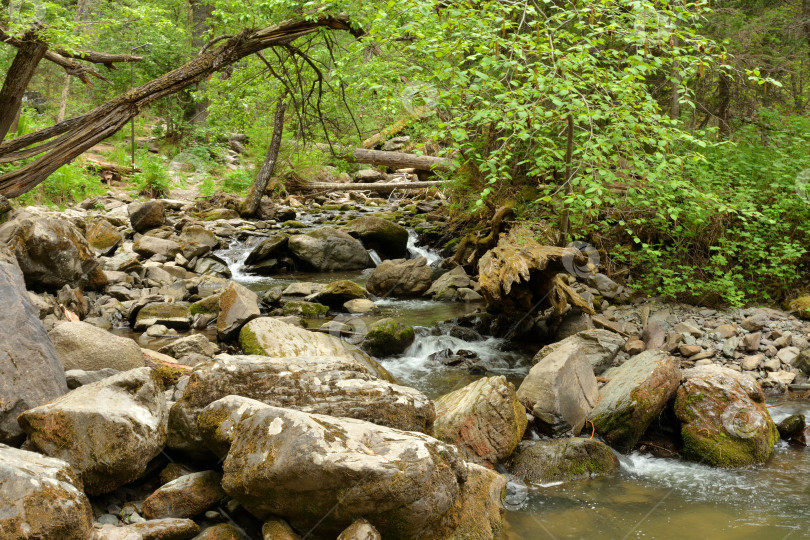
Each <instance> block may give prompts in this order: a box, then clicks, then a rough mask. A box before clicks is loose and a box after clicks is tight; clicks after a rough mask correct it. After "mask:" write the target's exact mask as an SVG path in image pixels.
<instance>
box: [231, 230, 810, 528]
mask: <svg viewBox="0 0 810 540" xmlns="http://www.w3.org/2000/svg"><path fill="white" fill-rule="evenodd" d="M251 248H252V245H248V246H245V245H240V244H234V245H233V246H232V247H231V248H230V249H228V250H226V251H225V252H223V253H220V255H221V256H223V258H225V259H226V260H227V261H228V262H229V265H230V268H231V271H232V272H233V279H235V280H236V281H239V282H241V283H242V284H244V285H246V286H248V287H250V288H252V289H254V290H257V291H261V290H265V289H268V288H270V287H273V286H277V285H287V284H289V283H292V282H293V281H300V280H304V281H314V282H320V283H328V282H330V281H334V280H336V279H351V280H354V281H356V282H358V283H361V284H364V283H365V282H366V280H367V279H368V275H369V273H370V270H367V271H365V272H346V273H339V274H312V273H296V274H290V275H284V276H277V277H274V278H268V277H260V276H250V275H247V274H245V273H244V268H243V266H242V261H243V260H244V258H245V257H246V256H247V253H249V251H250V249H251ZM408 249H409V254H410V256H411V257H418V256H424V257H426V258H427V259H428V262H429V263H432V262H435V261H437V260H439V258H440V257H439V255H438V254H436V253H434V252H432V251H430V250H428V249H425V248H423V247H418V246H417V245H416V235H415V233H413V232H411V238H410V240H409V243H408ZM375 302H376V303H377V305H378V306H379V307H380V309H381V312H380V313H378V314H375V315H373V316H367V317H365V316H364V317H353V318H354V319H359V320H361V321H362V322H363V323H365V324H369V323H370V322H372V321H374V320H376V319H379V318H383V317H393V318H395V319H397V320H398V321H400V322H401V323H403V324H407V325H412V326H417V327H421V328H417V339H416V341H415V342H414V344H413V345H412V346H411V347H410V348H409V349H408V350H407V351H406V352H405V353H404V354H403V355H402V356H400V357H396V358H384V359H381V360H380V361H381V363H382V364H383V365H384V366H385V368H386V369H388V371H390V372H391V373H392V374H393V375H394V376H395V377H396V378H397V379H398V380H399V381H400V382H401V383H403V384H406V385H409V386H412V387H414V388H418V389H419V390H421V391H423V392H424V393H425V394H426V395H428V396H429V397H431V398H435V397H438V396H439V395H441V394H444V393H447V392H449V391H452V390H454V389H457V388H461V387H462V386H464V385H466V384H468V383H469V382H472V381H473V380H476V379H477V378H479V377H481V375H480V374H479V375H472V374H470V373H468V372H467V370H466V369H460V368H452V367H448V366H445V365H443V364H441V363H440V362H438V361H436V360H431V359H430V358H429V357H430V355H432V354H433V353H437V352H440V351H443V350H445V349H450V350H452V351H453V352H457V351H459V350H467V351H472V352H473V353H475V354H476V355H477V356H478V358H479V359H480V362H481V364H482V365H484V366H485V367H486V370H487V375H490V376H491V375H505V376H506V377H507V378H508V379H509V380H510V381H512V382H513V383H514V384H515V385H516V386H517V385H519V384H520V381H521V380H522V378H523V377H524V376H525V374H526V373H527V371H528V369H529V367H530V362H529V361H530V356H529V355H527V354H526V353H523V352H515V351H513V350H511V348H510V347H509V346H508V344H507V343H506V342H504V341H503V340H499V339H495V338H488V339H483V340H475V341H469V340H465V339H461V338H459V337H453V336H451V335H449V334H448V332H447V331H446V329H445V330H444V331H436V330H435V329H429V327H432V326H433V325H435V324H436V323H439V322H441V321H446V320H448V319H451V318H454V317H459V316H462V315H465V314H468V313H471V312H473V311H474V310H475V309H480V308H481V307H482V306H480V305H477V304H465V303H448V302H436V301H432V300H401V299H378V300H376V301H375ZM322 322H324V321H323V320H320V321H310V323H309V324H310V325H313V324H315V325H319V324H320V323H322ZM769 408H770V411H771V415H772V416H773V417H774V420H775V421H779V420H781V419H782V418H784V417H786V416H788V415H790V414H796V413H802V414H805V415H807V416H808V418H810V402H808V401H806V400H804V401H798V400H787V399H772V400H770V401H769ZM619 459H620V462H621V471H620V472H619V474H618V475H617V476H615V477H609V478H596V479H591V480H582V481H575V482H569V483H565V484H558V485H548V486H526V485H523V484H521V483H517V482H514V481H510V483H509V485H508V489H507V498H506V501H505V506H506V508H507V512H506V515H505V526H504V530H503V532H502V534H501V538H502V539H508V540H511V539H535V538H538V539H543V538H549V539H562V538H576V539H580V538H582V539H593V538H597V539H601V538H606V539H607V538H621V539H625V538H627V539H630V538H632V539H635V538H645V539H646V538H660V539H680V538H683V539H698V538H711V539H723V540H725V539H764V540H767V539H785V538H790V539H793V538H810V526H808V523H807V518H808V514H807V511H808V505H810V450H805V449H803V448H798V447H795V446H791V445H788V444H787V443H785V442H783V441H780V442H779V443H778V444H777V446H776V448H775V449H774V453H773V457H772V458H771V459H770V461H769V462H768V463H767V464H765V465H763V466H759V467H750V468H743V469H736V470H723V469H716V468H712V467H708V466H704V465H700V464H696V463H690V462H686V461H682V460H680V459H664V458H657V457H652V456H648V455H641V454H638V453H632V454H630V455H627V456H619Z"/></svg>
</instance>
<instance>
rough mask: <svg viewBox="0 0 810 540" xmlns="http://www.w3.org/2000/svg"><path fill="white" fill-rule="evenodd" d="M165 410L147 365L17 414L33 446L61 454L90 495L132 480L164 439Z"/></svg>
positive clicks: (159, 447) (158, 451)
mask: <svg viewBox="0 0 810 540" xmlns="http://www.w3.org/2000/svg"><path fill="white" fill-rule="evenodd" d="M167 415H168V410H167V408H166V401H165V399H164V397H163V391H162V387H161V385H160V382H159V380H158V378H157V376H156V375H155V374H154V373H153V372H152V370H151V369H149V368H139V369H133V370H130V371H126V372H124V373H120V374H118V375H115V376H113V377H109V378H106V379H103V380H101V381H98V382H95V383H91V384H88V385H86V386H82V387H80V388H77V389H76V390H73V391H71V392H70V393H68V394H65V395H64V396H62V397H60V398H57V399H55V400H53V401H51V402H50V403H48V404H46V405H41V406H39V407H35V408H33V409H31V410H29V411H26V412H24V413H23V414H21V415H20V417H19V422H20V426H21V427H22V428H23V430H24V431H25V433H26V434H27V435H28V443H29V444H30V445H31V448H32V449H35V450H37V451H39V452H42V453H43V454H45V455H48V456H51V457H56V458H59V459H63V460H65V461H67V462H68V463H70V464H71V465H72V466H73V468H74V469H76V471H77V472H79V473H80V474H81V475H82V479H83V481H84V487H85V491H86V492H87V493H88V494H90V495H98V494H101V493H108V492H110V491H113V490H114V489H116V488H117V487H119V486H122V485H124V484H126V483H127V482H131V481H132V480H135V479H136V478H137V477H138V476H140V474H141V473H143V471H144V470H145V469H146V465H147V464H148V463H149V460H151V459H152V458H153V457H155V456H156V455H157V454H158V453H160V451H161V449H162V448H163V444H164V443H165V440H166V417H167Z"/></svg>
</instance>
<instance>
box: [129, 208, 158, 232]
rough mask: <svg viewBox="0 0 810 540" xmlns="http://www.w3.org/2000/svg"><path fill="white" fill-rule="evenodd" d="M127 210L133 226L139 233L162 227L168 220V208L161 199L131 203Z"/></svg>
mask: <svg viewBox="0 0 810 540" xmlns="http://www.w3.org/2000/svg"><path fill="white" fill-rule="evenodd" d="M127 211H128V212H129V222H130V224H131V225H132V228H133V229H135V230H136V231H137V232H139V233H142V232H145V231H148V230H149V229H154V228H155V227H160V226H161V225H163V223H164V222H165V221H166V210H165V208H164V206H163V202H161V201H154V200H153V201H146V202H134V203H130V204H129V206H127Z"/></svg>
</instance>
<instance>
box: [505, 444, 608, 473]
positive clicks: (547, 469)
mask: <svg viewBox="0 0 810 540" xmlns="http://www.w3.org/2000/svg"><path fill="white" fill-rule="evenodd" d="M505 464H506V470H508V471H509V474H511V475H513V476H515V477H516V478H518V479H519V480H521V481H523V482H526V483H531V484H548V483H551V482H568V481H571V480H579V479H582V478H590V477H593V476H608V475H612V474H614V473H616V472H617V471H618V470H619V460H618V458H616V456H615V455H614V454H613V452H612V451H611V450H610V447H608V446H607V445H606V444H605V443H603V442H601V441H596V440H593V439H585V438H580V437H572V438H570V439H555V440H545V441H523V442H522V443H520V444H519V445H518V447H517V450H515V453H514V454H512V456H511V457H510V458H509V459H508V460H507V461H506V463H505Z"/></svg>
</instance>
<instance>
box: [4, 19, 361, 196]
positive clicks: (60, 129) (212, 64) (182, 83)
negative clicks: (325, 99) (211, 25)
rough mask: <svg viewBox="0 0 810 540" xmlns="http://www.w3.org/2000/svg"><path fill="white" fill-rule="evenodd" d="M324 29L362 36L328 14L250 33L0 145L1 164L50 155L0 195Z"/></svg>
mask: <svg viewBox="0 0 810 540" xmlns="http://www.w3.org/2000/svg"><path fill="white" fill-rule="evenodd" d="M322 28H326V29H332V30H343V31H346V32H350V33H352V34H353V35H356V36H359V35H362V32H361V31H359V30H356V29H354V28H352V26H351V25H350V23H349V20H348V19H347V18H345V17H329V16H323V17H320V18H318V19H316V20H310V21H288V22H284V23H281V24H278V25H274V26H269V27H267V28H263V29H261V30H245V31H243V32H241V33H239V34H237V35H236V36H234V37H232V38H229V39H228V40H227V41H224V42H223V43H222V44H221V45H217V46H216V47H211V48H209V49H207V50H204V51H203V52H201V53H200V54H199V55H197V56H196V57H195V58H194V59H192V60H191V61H190V62H188V63H186V64H185V65H183V66H181V67H179V68H177V69H175V70H174V71H171V72H169V73H166V74H165V75H162V76H160V77H158V78H157V79H154V80H152V81H149V82H147V83H146V84H143V85H141V86H139V87H138V88H134V89H132V90H130V91H128V92H126V93H125V94H123V95H121V96H119V97H117V98H115V99H113V100H112V101H109V102H107V103H105V104H103V105H101V106H99V107H97V108H96V109H94V110H93V111H91V112H89V113H87V114H84V115H82V116H80V117H77V118H72V119H70V120H65V121H64V122H60V123H59V124H56V125H55V126H51V127H50V128H46V129H44V130H42V131H41V132H37V133H32V134H31V135H29V136H27V137H26V138H25V141H23V142H17V141H16V140H12V141H8V143H9V144H2V145H0V161H3V157H4V156H5V155H7V154H9V153H10V152H14V151H15V150H20V151H19V152H14V153H15V154H16V156H17V159H21V158H20V157H19V156H21V155H27V156H31V155H37V154H39V153H42V152H46V151H47V153H46V154H45V155H44V156H42V157H40V158H39V159H37V160H36V161H34V162H32V163H29V164H28V165H25V166H23V167H20V168H19V169H17V170H15V171H11V172H9V173H6V174H3V175H2V176H0V195H5V196H6V197H17V196H19V195H22V194H23V193H26V192H27V191H29V190H31V189H32V188H34V187H35V186H36V185H37V184H39V183H40V182H42V181H43V180H45V179H46V178H48V176H50V175H51V174H52V173H53V172H54V171H56V170H57V169H58V168H59V167H61V166H62V165H65V164H67V163H70V162H71V161H72V160H73V159H75V158H76V157H77V156H79V155H81V154H82V153H84V152H85V151H87V150H89V149H90V148H92V147H93V146H95V145H96V144H98V143H99V142H101V141H103V140H104V139H106V138H107V137H109V136H110V135H112V134H114V133H116V132H117V131H119V130H120V129H121V128H123V127H124V126H125V125H126V123H127V122H129V120H130V119H132V118H134V117H135V116H137V115H138V113H139V112H140V111H141V110H142V109H143V108H144V107H146V106H147V105H149V104H151V103H153V102H155V101H157V100H158V99H160V98H163V97H165V96H168V95H171V94H174V93H176V92H179V91H180V90H183V89H184V88H187V87H188V86H190V85H192V84H194V83H196V82H198V81H200V80H202V79H204V78H205V77H207V76H208V75H210V74H212V73H214V72H215V71H219V70H221V69H223V68H225V67H227V66H229V65H231V64H233V63H235V62H237V61H238V60H240V59H242V58H244V57H245V56H248V55H251V54H254V53H256V52H258V51H260V50H263V49H266V48H268V47H276V46H283V45H287V44H289V43H290V42H292V41H293V40H295V39H297V38H299V37H301V36H305V35H308V34H312V33H314V32H317V31H318V30H320V29H322ZM50 137H56V138H55V139H54V140H52V141H48V142H46V143H44V144H42V145H40V146H38V147H35V148H31V149H27V150H21V149H22V148H26V147H27V146H30V145H32V144H35V143H38V142H42V141H44V140H46V139H48V138H50ZM21 139H22V137H21ZM26 143H27V144H26ZM20 145H22V146H20ZM32 152H33V154H32Z"/></svg>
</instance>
